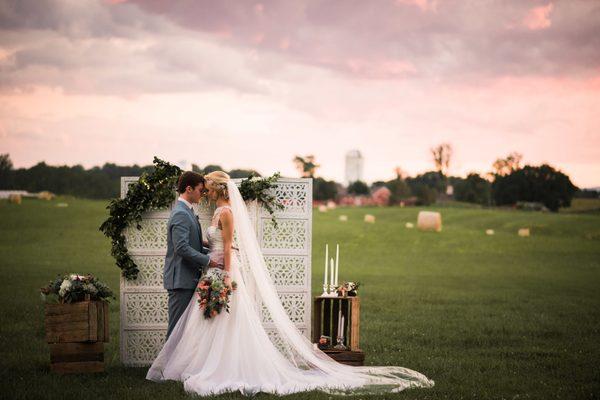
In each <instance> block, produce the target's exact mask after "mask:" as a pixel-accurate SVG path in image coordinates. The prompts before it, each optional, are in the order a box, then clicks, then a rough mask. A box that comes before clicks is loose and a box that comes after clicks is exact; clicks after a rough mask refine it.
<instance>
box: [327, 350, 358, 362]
mask: <svg viewBox="0 0 600 400" xmlns="http://www.w3.org/2000/svg"><path fill="white" fill-rule="evenodd" d="M323 352H324V353H325V354H327V355H328V356H329V357H331V358H333V359H334V360H335V361H337V362H339V363H342V364H346V365H355V366H361V365H364V364H365V353H363V351H362V350H358V351H352V350H335V349H327V350H323Z"/></svg>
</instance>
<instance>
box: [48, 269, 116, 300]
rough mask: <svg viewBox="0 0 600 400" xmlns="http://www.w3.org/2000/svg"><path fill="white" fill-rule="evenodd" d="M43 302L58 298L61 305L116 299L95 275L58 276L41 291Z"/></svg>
mask: <svg viewBox="0 0 600 400" xmlns="http://www.w3.org/2000/svg"><path fill="white" fill-rule="evenodd" d="M40 292H41V294H42V299H43V300H48V297H50V298H56V299H57V300H58V302H59V303H75V302H77V301H84V300H88V299H89V300H108V298H113V299H114V298H115V296H114V295H113V292H112V290H110V288H109V287H108V286H107V285H106V284H105V283H104V282H102V281H99V280H98V279H97V278H96V277H95V276H93V275H78V274H67V275H62V276H61V275H58V276H57V277H56V279H54V280H53V281H51V282H50V283H49V284H48V286H46V287H43V288H41V289H40Z"/></svg>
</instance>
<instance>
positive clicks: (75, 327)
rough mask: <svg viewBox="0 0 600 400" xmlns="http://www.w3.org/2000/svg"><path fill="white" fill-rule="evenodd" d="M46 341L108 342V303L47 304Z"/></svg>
mask: <svg viewBox="0 0 600 400" xmlns="http://www.w3.org/2000/svg"><path fill="white" fill-rule="evenodd" d="M45 322H46V342H48V343H72V342H108V339H109V334H108V303H107V302H105V301H81V302H77V303H71V304H46V321H45Z"/></svg>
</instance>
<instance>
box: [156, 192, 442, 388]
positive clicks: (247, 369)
mask: <svg viewBox="0 0 600 400" xmlns="http://www.w3.org/2000/svg"><path fill="white" fill-rule="evenodd" d="M228 191H229V197H230V200H231V210H232V212H233V221H234V226H235V241H236V245H237V247H238V248H239V251H232V257H231V268H230V274H231V277H232V279H233V280H235V281H236V282H237V283H238V287H237V290H236V291H235V292H233V295H232V296H231V297H230V312H229V313H227V312H225V311H223V312H221V314H219V315H217V316H216V317H214V318H211V319H205V318H204V316H203V314H202V311H201V310H200V308H199V305H198V301H197V299H198V297H197V294H194V296H193V297H192V299H191V300H190V303H189V304H188V306H187V308H186V310H185V311H184V313H183V315H182V316H181V317H180V319H179V321H178V322H177V324H176V325H175V327H174V328H173V331H172V332H171V335H170V336H169V338H168V340H167V341H166V342H165V344H164V346H163V348H162V349H161V351H160V353H159V354H158V356H157V357H156V359H155V361H154V362H153V364H152V366H151V367H150V369H149V370H148V374H147V376H146V378H147V379H150V380H153V381H164V380H177V381H183V386H184V389H185V391H187V392H190V393H196V394H199V395H201V396H211V395H217V394H221V393H224V392H235V391H240V392H241V393H242V394H245V395H254V394H256V393H258V392H266V393H273V394H277V395H285V394H291V393H297V392H304V391H310V390H321V391H324V392H328V393H332V394H371V393H373V394H375V393H385V392H398V391H401V390H403V389H406V388H409V387H431V386H433V384H434V383H433V381H432V380H429V379H428V378H427V377H425V376H424V375H422V374H420V373H419V372H416V371H413V370H410V369H406V368H402V367H353V366H348V365H343V364H340V363H337V362H336V361H333V360H332V359H331V358H329V357H328V356H327V355H326V354H325V353H323V352H322V351H320V350H319V349H317V348H316V347H314V346H313V344H312V343H311V342H310V341H309V340H308V339H307V338H306V337H304V336H303V335H302V333H301V332H300V331H298V329H297V328H296V327H295V326H294V324H293V322H292V321H291V320H290V319H289V318H288V317H287V314H286V313H285V310H284V308H283V306H282V304H281V302H280V301H279V297H278V296H277V293H276V290H275V287H274V286H273V283H272V282H271V280H270V277H269V275H268V271H267V269H266V266H265V263H264V259H263V257H262V254H261V252H260V247H259V245H258V242H257V240H256V237H255V236H254V233H253V230H252V227H251V224H250V219H249V217H248V213H247V210H246V206H245V203H244V201H243V200H242V197H241V195H240V193H239V190H238V189H237V187H236V186H235V184H234V183H233V182H229V183H228ZM222 210H223V207H220V208H217V210H215V215H214V218H213V222H212V224H211V226H210V227H209V228H208V230H207V239H208V242H209V247H210V255H211V258H214V259H217V260H221V259H222V257H223V240H222V237H221V230H220V229H219V228H218V227H217V222H218V218H219V213H220V212H221V211H222ZM221 273H222V271H221V270H220V269H218V268H209V269H208V271H207V274H211V275H212V274H214V275H215V276H218V275H219V274H221ZM260 303H262V305H264V306H265V307H266V309H267V310H268V312H269V314H270V316H271V319H272V320H273V324H274V326H275V328H276V330H277V333H278V334H279V337H280V339H281V340H280V343H281V345H282V348H278V347H276V346H275V345H274V344H273V343H272V342H271V340H270V338H269V336H268V334H267V332H266V331H265V329H264V328H263V326H262V323H261V320H260V314H259V311H258V306H257V304H260Z"/></svg>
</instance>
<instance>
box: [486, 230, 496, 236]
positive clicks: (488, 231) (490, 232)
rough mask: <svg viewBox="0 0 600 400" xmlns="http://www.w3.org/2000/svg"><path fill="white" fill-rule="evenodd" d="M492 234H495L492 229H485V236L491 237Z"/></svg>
mask: <svg viewBox="0 0 600 400" xmlns="http://www.w3.org/2000/svg"><path fill="white" fill-rule="evenodd" d="M494 233H495V232H494V230H493V229H486V230H485V234H486V235H488V236H491V235H493V234H494Z"/></svg>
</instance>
